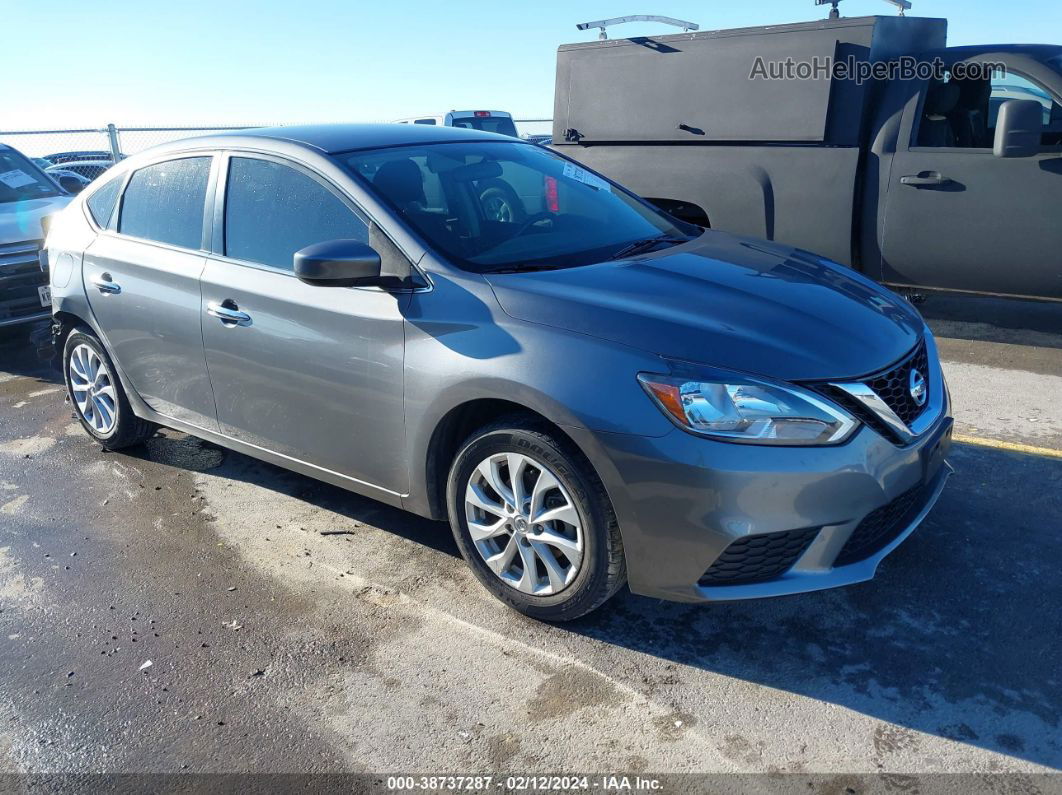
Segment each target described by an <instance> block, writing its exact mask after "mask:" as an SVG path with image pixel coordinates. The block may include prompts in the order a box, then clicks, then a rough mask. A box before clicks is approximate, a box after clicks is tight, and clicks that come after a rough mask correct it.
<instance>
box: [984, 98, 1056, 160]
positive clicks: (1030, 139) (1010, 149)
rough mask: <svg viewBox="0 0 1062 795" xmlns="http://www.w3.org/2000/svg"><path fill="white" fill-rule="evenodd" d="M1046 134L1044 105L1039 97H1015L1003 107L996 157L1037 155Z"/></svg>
mask: <svg viewBox="0 0 1062 795" xmlns="http://www.w3.org/2000/svg"><path fill="white" fill-rule="evenodd" d="M1043 135H1044V106H1043V105H1041V104H1040V103H1039V102H1037V101H1036V100H1035V99H1011V100H1007V101H1006V102H1004V103H1003V104H1002V105H1000V106H999V118H998V119H997V121H996V141H995V147H994V153H995V156H996V157H1033V156H1034V155H1037V154H1039V153H1040V142H1041V140H1042V139H1043Z"/></svg>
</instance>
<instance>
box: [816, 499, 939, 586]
mask: <svg viewBox="0 0 1062 795" xmlns="http://www.w3.org/2000/svg"><path fill="white" fill-rule="evenodd" d="M931 494H932V488H930V487H928V486H925V485H922V486H918V487H917V488H913V489H911V490H910V491H908V492H904V493H903V494H901V495H900V496H899V497H897V498H896V499H894V500H893V501H892V502H889V503H886V504H885V505H883V506H881V507H880V508H878V509H877V510H876V511H871V512H870V513H869V514H867V516H866V518H865V519H863V521H862V522H860V523H859V526H858V527H856V529H855V531H854V532H853V533H852V535H851V536H850V537H849V539H848V541H846V542H845V545H844V546H843V547H842V548H841V554H839V555H838V556H837V560H835V561H834V564H833V565H834V566H847V565H848V564H849V563H858V562H859V561H861V560H866V559H867V558H869V557H870V556H871V555H875V554H877V553H878V552H880V551H881V550H883V549H884V548H885V547H887V546H888V545H889V544H891V543H892V542H893V541H894V540H895V539H896V536H898V535H899V534H900V533H902V532H903V531H904V530H906V529H907V527H908V525H910V524H911V522H912V521H913V520H914V518H915V517H916V516H917V515H918V513H919V512H920V511H921V510H922V508H924V507H925V504H926V500H928V499H929V497H930V496H931Z"/></svg>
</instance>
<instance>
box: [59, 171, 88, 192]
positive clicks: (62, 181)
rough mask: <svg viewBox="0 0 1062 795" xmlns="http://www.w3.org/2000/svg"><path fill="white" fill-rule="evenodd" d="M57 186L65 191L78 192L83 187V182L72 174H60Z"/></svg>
mask: <svg viewBox="0 0 1062 795" xmlns="http://www.w3.org/2000/svg"><path fill="white" fill-rule="evenodd" d="M59 186H60V187H61V188H62V189H63V190H65V191H66V192H67V193H73V194H78V193H81V191H83V190H84V189H85V183H84V182H82V181H81V180H79V179H78V178H77V177H75V176H73V175H72V174H60V175H59Z"/></svg>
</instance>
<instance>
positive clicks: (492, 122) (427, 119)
mask: <svg viewBox="0 0 1062 795" xmlns="http://www.w3.org/2000/svg"><path fill="white" fill-rule="evenodd" d="M395 124H434V125H437V126H439V127H467V128H469V129H472V130H483V131H484V132H492V133H501V134H502V135H511V136H512V137H513V138H517V137H518V136H517V134H516V125H515V124H513V117H512V114H510V113H506V112H505V111H503V110H452V111H450V112H449V113H445V114H443V115H441V116H416V117H413V118H409V119H395Z"/></svg>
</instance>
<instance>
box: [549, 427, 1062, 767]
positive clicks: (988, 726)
mask: <svg viewBox="0 0 1062 795" xmlns="http://www.w3.org/2000/svg"><path fill="white" fill-rule="evenodd" d="M953 462H954V463H955V465H956V467H957V469H958V474H957V475H956V476H955V477H954V478H952V480H951V482H950V484H949V486H948V487H947V489H946V490H945V492H944V496H943V497H942V499H941V501H940V503H939V504H938V506H937V507H936V509H935V510H934V511H933V513H932V514H930V517H929V518H928V519H927V521H926V522H925V524H924V525H923V526H922V527H921V528H919V530H918V531H917V532H916V533H915V534H914V535H912V536H911V538H909V539H908V540H907V541H906V542H905V543H904V544H903V545H902V546H901V547H900V548H899V549H897V550H896V552H894V553H893V554H892V555H891V556H890V557H889V558H887V559H886V560H885V562H884V563H883V564H882V566H881V568H880V569H879V571H878V575H877V577H876V578H875V579H874V580H873V581H871V582H869V583H864V584H861V585H857V586H853V587H850V588H846V589H840V590H835V591H824V592H820V593H816V594H806V595H801V596H793V597H787V598H781V599H769V600H763V601H749V602H733V603H719V604H715V605H707V606H691V605H681V604H673V603H667V602H662V601H657V600H649V599H640V598H636V597H631V596H629V595H628V596H627V597H625V598H620V599H616V600H614V601H613V602H611V603H609V604H606V606H605V607H604V608H603V609H602V610H600V611H599V612H597V613H595V614H591V615H590V616H588V617H586V618H585V619H582V620H580V621H579V622H576V623H575V624H572V625H569V627H570V628H571V629H572V630H573V631H575V632H578V633H580V634H583V635H585V636H587V637H590V638H593V639H595V640H598V641H601V642H604V643H610V644H615V645H617V646H622V647H624V648H627V649H631V650H634V651H638V652H641V653H644V654H649V655H653V656H655V657H660V658H664V659H667V660H670V661H673V662H676V663H681V664H683V665H688V666H692V667H694V668H699V669H702V670H705V671H711V672H713V673H716V674H722V675H724V676H729V677H734V678H737V679H741V680H745V681H748V682H754V683H757V684H761V685H764V686H767V687H770V688H774V689H778V690H785V691H789V692H792V693H797V694H800V695H803V696H806V697H808V698H813V699H816V700H819V701H825V702H830V703H833V704H837V705H839V706H842V707H845V708H848V709H852V710H855V711H858V712H861V713H864V714H866V715H869V716H872V717H874V718H877V719H880V720H884V721H889V722H891V723H895V724H898V725H900V726H905V727H907V728H910V729H914V730H916V731H919V732H925V733H928V734H933V735H938V736H941V737H946V738H948V739H951V740H956V741H959V742H963V743H968V744H971V745H975V746H980V747H982V748H986V749H989V750H992V751H996V752H998V753H1001V754H1007V755H1010V756H1014V757H1018V758H1022V759H1026V760H1028V761H1031V762H1035V763H1038V764H1042V765H1047V766H1049V767H1053V768H1062V731H1060V725H1062V724H1060V721H1062V577H1059V575H1058V571H1059V568H1060V565H1062V522H1060V521H1059V517H1060V516H1062V461H1057V460H1053V459H1047V458H1040V457H1036V456H1028V455H1020V454H1014V453H1006V452H1002V451H995V450H989V449H984V448H976V447H969V446H962V445H960V446H958V447H957V448H956V449H955V451H954V455H953Z"/></svg>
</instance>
